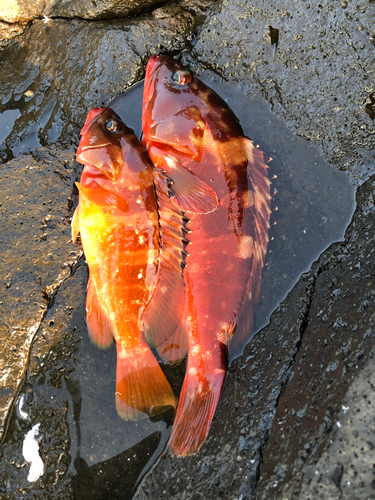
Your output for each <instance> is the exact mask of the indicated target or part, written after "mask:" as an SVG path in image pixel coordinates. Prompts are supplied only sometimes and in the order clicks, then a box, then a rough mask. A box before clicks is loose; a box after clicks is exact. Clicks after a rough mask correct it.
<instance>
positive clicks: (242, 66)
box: [185, 0, 375, 180]
mask: <svg viewBox="0 0 375 500" xmlns="http://www.w3.org/2000/svg"><path fill="white" fill-rule="evenodd" d="M374 14H375V5H374V4H372V3H369V2H368V1H366V0H361V1H359V2H353V1H343V2H328V1H324V2H321V3H319V4H315V3H313V2H310V3H309V2H304V1H298V2H296V1H295V0H286V1H284V2H282V3H280V2H278V1H277V0H270V1H269V0H260V1H257V2H244V1H242V0H223V1H222V2H220V3H218V4H217V6H216V7H215V8H214V12H213V14H212V15H211V16H208V17H207V20H206V22H205V23H204V25H203V26H202V28H201V30H200V32H199V36H198V37H197V39H196V42H195V44H194V49H193V51H192V57H191V58H190V57H189V54H186V56H185V57H186V59H187V60H188V61H189V62H191V64H193V66H194V60H195V59H197V60H198V61H199V63H200V64H201V65H202V66H203V67H206V68H211V69H213V70H214V71H215V72H218V73H219V74H220V75H222V76H223V77H224V78H225V79H226V80H229V81H231V82H238V83H239V84H241V86H246V87H247V90H248V93H249V95H250V96H253V95H256V93H258V92H261V93H262V95H263V96H264V97H265V98H266V99H267V100H268V101H269V102H270V103H271V104H272V109H273V111H274V112H275V113H276V114H278V115H281V116H283V118H284V119H285V120H286V122H287V124H288V126H289V127H290V128H291V129H292V130H293V131H294V132H295V133H297V134H298V135H302V136H303V137H305V138H306V139H309V140H312V141H314V142H316V143H318V144H320V145H321V147H322V149H323V151H324V154H325V157H326V159H327V160H328V161H329V162H333V163H334V164H335V165H337V166H338V167H339V168H340V169H344V170H349V171H350V172H351V173H352V175H354V176H355V177H356V178H358V179H362V180H364V179H366V178H367V177H368V176H369V175H371V173H373V172H374V168H375V164H374V159H373V143H374V132H375V127H374V123H373V122H372V121H371V120H370V119H369V116H368V114H367V113H366V109H365V106H364V104H365V102H366V100H367V99H368V98H369V96H370V94H371V93H372V92H373V91H374V75H373V72H372V68H373V66H374V63H375V51H374V36H373V35H374V33H373V23H372V19H373V16H374ZM270 27H271V28H272V29H273V30H278V31H277V33H275V31H273V33H272V34H273V36H272V38H271V31H270V30H271V28H270ZM276 35H277V36H276ZM271 42H274V43H273V44H272V43H271ZM369 164H370V165H369Z"/></svg>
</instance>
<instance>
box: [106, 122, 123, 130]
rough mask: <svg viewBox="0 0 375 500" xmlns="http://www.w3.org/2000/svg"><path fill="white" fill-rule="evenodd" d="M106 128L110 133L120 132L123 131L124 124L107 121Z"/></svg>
mask: <svg viewBox="0 0 375 500" xmlns="http://www.w3.org/2000/svg"><path fill="white" fill-rule="evenodd" d="M104 126H105V128H106V129H107V130H108V131H109V132H118V131H119V130H121V129H122V123H121V122H118V121H116V120H107V121H106V122H105V125H104Z"/></svg>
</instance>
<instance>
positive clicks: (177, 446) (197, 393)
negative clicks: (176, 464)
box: [168, 363, 225, 457]
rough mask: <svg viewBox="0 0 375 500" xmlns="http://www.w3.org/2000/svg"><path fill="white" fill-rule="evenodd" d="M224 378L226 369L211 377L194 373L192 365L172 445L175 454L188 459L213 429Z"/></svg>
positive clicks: (186, 380) (185, 381) (180, 404)
mask: <svg viewBox="0 0 375 500" xmlns="http://www.w3.org/2000/svg"><path fill="white" fill-rule="evenodd" d="M195 372H196V370H195ZM224 379H225V370H218V373H217V374H213V373H211V375H210V376H209V377H208V378H207V377H205V376H204V374H203V376H202V374H200V373H198V374H197V373H196V374H191V373H190V370H189V363H188V367H187V370H186V375H185V380H184V384H183V386H182V391H181V395H180V401H179V403H178V409H177V414H176V418H175V421H174V424H173V428H172V433H171V436H170V439H169V444H168V448H169V452H170V454H171V455H173V456H176V457H185V456H187V455H194V454H195V453H197V452H198V451H199V449H200V447H201V446H202V444H203V443H204V441H205V439H206V437H207V435H208V432H209V430H210V427H211V422H212V419H213V416H214V414H215V410H216V407H217V404H218V402H219V398H220V394H221V389H222V387H223V383H224Z"/></svg>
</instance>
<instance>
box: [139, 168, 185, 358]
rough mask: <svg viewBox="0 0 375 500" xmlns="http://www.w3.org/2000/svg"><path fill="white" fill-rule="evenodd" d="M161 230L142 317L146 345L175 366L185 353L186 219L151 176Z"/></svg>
mask: <svg viewBox="0 0 375 500" xmlns="http://www.w3.org/2000/svg"><path fill="white" fill-rule="evenodd" d="M154 182H155V187H156V193H157V200H158V210H159V222H160V227H161V237H162V244H161V262H160V270H159V279H158V284H157V286H156V289H155V292H154V295H153V297H152V298H151V300H150V304H149V307H148V309H147V311H146V312H145V314H144V316H143V320H144V329H145V337H146V340H147V342H148V343H149V344H150V345H152V346H153V347H155V348H156V350H157V352H158V354H159V355H160V357H161V358H162V359H163V361H165V362H168V363H176V362H178V361H180V360H182V359H183V358H184V357H185V356H186V353H187V328H186V315H187V312H186V307H187V300H186V286H185V278H184V272H183V269H184V268H185V265H186V257H187V250H186V247H187V246H188V244H189V241H188V239H187V238H186V236H187V232H188V230H187V229H186V220H187V219H186V218H185V217H184V216H183V214H182V213H181V212H180V211H179V210H178V209H177V208H175V207H174V206H173V205H172V204H171V203H170V201H169V196H168V193H167V192H166V189H165V187H166V183H165V177H164V175H163V174H162V173H161V171H159V170H158V169H155V172H154Z"/></svg>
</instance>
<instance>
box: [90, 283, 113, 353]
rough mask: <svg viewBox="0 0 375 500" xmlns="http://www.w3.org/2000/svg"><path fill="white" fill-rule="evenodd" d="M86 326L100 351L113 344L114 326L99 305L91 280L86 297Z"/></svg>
mask: <svg viewBox="0 0 375 500" xmlns="http://www.w3.org/2000/svg"><path fill="white" fill-rule="evenodd" d="M86 324H87V330H88V333H89V337H90V339H91V341H92V342H93V343H94V344H95V345H96V346H97V347H99V348H100V349H107V348H108V347H110V345H111V344H112V342H113V333H112V326H111V323H110V321H109V319H108V317H107V314H106V313H105V312H104V310H103V308H102V306H101V305H100V304H99V301H98V296H97V292H96V286H95V282H94V280H93V279H92V278H90V279H89V282H88V285H87V297H86Z"/></svg>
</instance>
